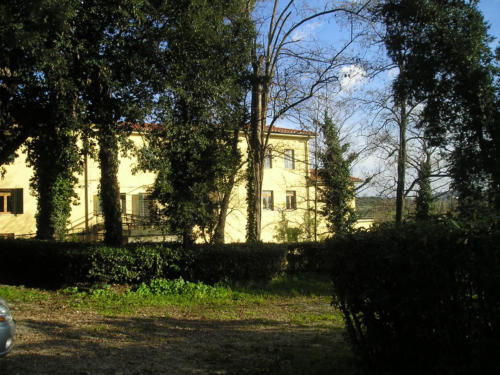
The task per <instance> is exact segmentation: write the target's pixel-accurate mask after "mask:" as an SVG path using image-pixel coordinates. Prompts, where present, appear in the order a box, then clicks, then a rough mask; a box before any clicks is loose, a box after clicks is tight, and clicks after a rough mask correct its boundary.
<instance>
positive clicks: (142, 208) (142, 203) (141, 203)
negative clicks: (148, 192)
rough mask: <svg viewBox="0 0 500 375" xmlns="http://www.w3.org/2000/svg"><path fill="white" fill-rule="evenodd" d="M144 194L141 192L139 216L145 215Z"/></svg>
mask: <svg viewBox="0 0 500 375" xmlns="http://www.w3.org/2000/svg"><path fill="white" fill-rule="evenodd" d="M143 195H144V194H142V193H139V216H144V196H143Z"/></svg>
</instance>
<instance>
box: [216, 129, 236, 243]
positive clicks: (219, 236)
mask: <svg viewBox="0 0 500 375" xmlns="http://www.w3.org/2000/svg"><path fill="white" fill-rule="evenodd" d="M239 133H240V130H239V129H238V128H236V129H235V130H234V132H233V139H232V145H231V152H232V154H233V157H237V154H238V137H239ZM238 170H239V166H238V165H235V166H234V167H233V170H232V171H231V175H230V176H229V178H228V181H227V183H226V185H225V186H224V188H225V189H224V196H223V197H222V202H221V204H220V210H219V217H218V218H217V225H216V226H215V231H214V236H213V239H212V241H213V242H214V243H217V244H223V243H224V242H225V232H226V218H227V212H228V210H229V201H230V199H231V193H232V191H233V187H234V182H235V180H236V174H237V173H238Z"/></svg>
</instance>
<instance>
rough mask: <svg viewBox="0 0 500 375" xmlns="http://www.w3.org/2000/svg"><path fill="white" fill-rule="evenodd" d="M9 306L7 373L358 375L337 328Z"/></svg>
mask: <svg viewBox="0 0 500 375" xmlns="http://www.w3.org/2000/svg"><path fill="white" fill-rule="evenodd" d="M298 308H304V309H311V307H310V306H304V307H300V306H299V307H298ZM315 308H317V309H318V313H323V312H326V311H327V310H328V309H329V306H323V305H321V306H316V307H315ZM11 310H12V313H13V315H14V317H15V319H16V321H17V332H16V346H15V348H14V351H13V352H12V353H11V354H10V355H9V356H7V357H6V358H4V359H1V360H0V374H1V375H16V374H19V375H25V374H51V375H52V374H55V375H57V374H61V375H62V374H78V375H101V374H102V375H130V374H173V375H175V374H214V375H215V374H243V375H245V374H323V373H324V374H330V373H333V372H332V371H333V370H335V373H336V374H349V375H350V374H353V372H352V368H351V367H350V366H351V365H350V364H349V361H348V360H347V361H346V360H345V359H344V357H345V356H344V357H342V356H340V357H338V356H337V354H336V352H342V351H343V352H344V354H345V347H346V346H345V344H344V343H343V341H342V336H341V334H340V329H337V328H332V327H325V326H319V325H299V324H293V323H291V322H290V321H286V320H285V321H283V320H281V321H279V320H269V319H262V318H244V317H243V318H238V317H237V318H236V319H234V318H233V319H225V320H224V319H207V318H204V317H203V316H199V315H198V316H196V315H194V316H193V315H192V314H186V313H185V311H184V312H183V311H181V310H176V309H175V308H172V309H171V310H170V309H168V310H169V311H165V309H164V310H161V311H160V310H157V311H151V312H148V313H142V314H140V316H118V317H107V316H102V315H99V314H97V313H93V312H88V311H85V312H82V311H77V310H73V309H69V308H65V307H60V306H51V305H49V304H46V305H43V304H40V303H37V304H17V305H11ZM323 310H324V311H323ZM337 357H338V358H337ZM332 358H334V359H335V358H337V359H338V361H337V362H335V361H332ZM339 358H340V359H339Z"/></svg>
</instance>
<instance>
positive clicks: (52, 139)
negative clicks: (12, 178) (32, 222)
mask: <svg viewBox="0 0 500 375" xmlns="http://www.w3.org/2000/svg"><path fill="white" fill-rule="evenodd" d="M47 128H48V129H47V131H46V132H45V133H44V134H41V135H39V136H38V137H37V138H34V139H33V140H31V141H30V142H29V143H28V146H27V147H28V158H27V162H28V165H31V166H32V167H33V169H34V172H33V177H32V178H31V188H32V189H33V191H34V193H35V194H34V195H35V197H36V198H37V207H38V210H37V214H36V222H37V237H38V238H40V239H53V238H54V237H55V238H57V239H59V240H62V239H64V237H65V234H66V228H67V224H68V220H69V217H70V214H71V204H72V201H73V199H76V198H77V196H76V193H75V191H74V188H75V186H76V183H77V182H78V180H77V178H76V176H75V173H76V172H78V171H79V170H80V165H79V152H78V150H77V147H76V137H75V136H74V133H73V131H72V130H71V129H64V128H63V129H60V128H58V127H57V126H55V125H54V126H53V127H47Z"/></svg>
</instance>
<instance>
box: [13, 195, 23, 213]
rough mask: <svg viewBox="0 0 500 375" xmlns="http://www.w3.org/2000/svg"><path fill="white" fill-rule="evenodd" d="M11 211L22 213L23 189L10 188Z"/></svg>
mask: <svg viewBox="0 0 500 375" xmlns="http://www.w3.org/2000/svg"><path fill="white" fill-rule="evenodd" d="M11 204H12V213H13V214H16V215H17V214H22V213H24V205H23V189H12V203H11Z"/></svg>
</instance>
